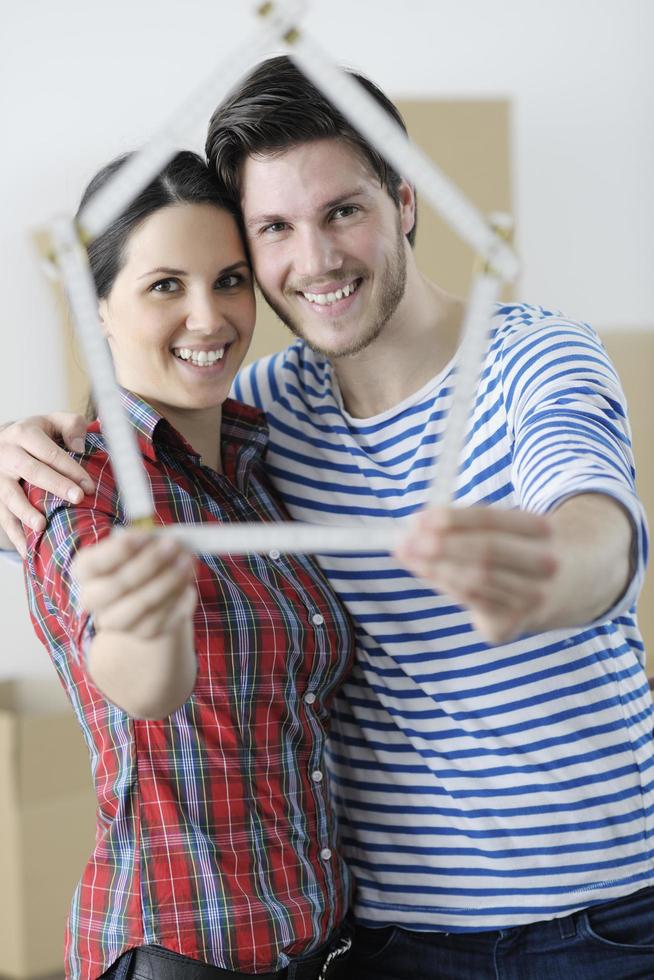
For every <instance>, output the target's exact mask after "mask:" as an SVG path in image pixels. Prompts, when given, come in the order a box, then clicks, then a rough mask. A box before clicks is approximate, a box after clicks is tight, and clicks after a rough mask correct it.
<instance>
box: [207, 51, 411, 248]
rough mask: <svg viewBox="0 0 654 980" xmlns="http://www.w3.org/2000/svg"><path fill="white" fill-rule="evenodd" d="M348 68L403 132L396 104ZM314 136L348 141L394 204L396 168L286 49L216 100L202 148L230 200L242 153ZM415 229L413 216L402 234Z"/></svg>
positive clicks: (236, 186)
mask: <svg viewBox="0 0 654 980" xmlns="http://www.w3.org/2000/svg"><path fill="white" fill-rule="evenodd" d="M348 74H349V75H350V76H351V77H352V78H354V79H355V80H356V81H357V82H358V83H359V85H361V86H362V87H363V88H364V89H365V90H366V92H368V94H369V95H371V96H372V97H373V99H374V100H375V101H376V102H377V103H378V104H379V105H380V106H381V108H382V109H383V110H384V111H385V112H387V113H388V115H389V116H391V117H392V118H393V119H394V120H395V122H396V123H398V124H399V125H400V126H401V127H402V129H403V130H404V132H405V133H406V126H405V124H404V120H403V119H402V116H401V115H400V113H399V111H398V109H397V107H396V106H394V105H393V103H392V102H391V100H390V99H389V98H387V97H386V96H385V95H384V93H383V92H382V91H381V89H379V88H377V86H376V85H375V84H374V83H373V82H371V81H370V79H368V78H365V76H363V75H359V74H358V73H357V72H354V71H348ZM319 139H340V140H345V141H346V142H347V143H349V144H350V145H351V146H352V147H353V148H354V149H355V150H357V151H358V152H359V153H360V154H361V155H362V156H363V158H364V159H365V160H366V161H367V163H368V165H369V166H370V168H371V170H372V172H373V173H374V174H376V176H377V177H378V178H379V182H380V184H381V185H382V187H385V188H386V189H387V191H388V193H389V195H390V197H391V198H392V200H393V201H394V202H395V204H397V205H399V194H398V188H399V184H400V180H401V176H400V174H398V173H397V171H396V170H394V169H393V168H392V167H391V166H390V165H389V164H388V163H387V162H386V160H385V159H384V157H383V156H382V155H381V154H380V153H379V152H378V151H377V150H376V149H375V148H374V147H372V146H371V145H370V143H368V142H367V141H366V140H365V139H364V137H363V136H362V135H361V133H359V132H358V131H357V130H356V129H355V128H354V126H352V125H351V124H350V123H349V122H348V121H347V119H346V118H345V117H344V116H342V115H341V113H340V112H339V111H338V109H336V108H335V107H334V106H333V105H332V104H331V102H330V101H329V100H328V99H327V97H326V96H324V95H323V94H322V92H321V91H320V90H319V89H318V88H316V86H315V85H314V84H313V82H310V81H309V79H308V78H307V77H306V75H304V74H303V72H302V71H300V69H299V68H296V67H295V65H294V64H293V62H292V61H291V60H290V58H288V57H287V56H286V55H280V56H279V57H276V58H268V59H267V60H266V61H263V62H261V64H259V65H257V67H256V68H255V69H254V70H253V71H252V72H251V73H250V74H249V75H248V76H247V77H246V78H245V79H244V80H243V81H242V82H241V84H240V85H239V86H238V87H237V88H236V89H235V90H234V91H233V92H232V93H231V94H230V95H228V96H227V98H226V99H225V100H224V101H223V102H222V103H221V104H220V105H219V106H218V108H217V109H216V111H215V112H214V114H213V116H212V117H211V120H210V122H209V130H208V133H207V142H206V147H205V149H206V154H207V160H208V161H209V166H210V167H211V169H212V170H213V171H215V172H216V173H217V175H218V177H219V179H220V181H221V182H222V183H223V184H224V185H225V187H226V189H227V192H228V193H229V195H230V196H231V197H232V198H233V200H234V201H235V202H239V203H240V183H239V182H240V166H241V163H242V162H243V160H244V159H245V158H246V157H247V156H249V155H250V154H254V153H268V152H271V151H272V152H274V151H275V150H278V151H280V150H285V149H289V148H290V147H292V146H298V145H299V144H301V143H308V142H310V141H312V140H319ZM415 234H416V224H415V222H414V225H413V228H412V229H411V231H410V232H409V233H408V234H407V238H408V240H409V243H410V244H411V245H413V243H414V240H415Z"/></svg>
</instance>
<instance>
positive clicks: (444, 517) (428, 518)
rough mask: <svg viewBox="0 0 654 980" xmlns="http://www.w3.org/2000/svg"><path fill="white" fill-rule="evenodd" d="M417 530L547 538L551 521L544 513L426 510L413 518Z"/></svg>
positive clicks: (462, 508) (550, 532) (468, 509)
mask: <svg viewBox="0 0 654 980" xmlns="http://www.w3.org/2000/svg"><path fill="white" fill-rule="evenodd" d="M415 527H416V530H418V531H420V533H425V532H429V531H435V532H449V531H457V530H460V531H472V530H478V531H506V532H507V533H510V534H516V535H521V536H523V537H527V538H547V537H550V536H551V534H552V524H551V520H550V518H549V517H548V516H547V515H544V514H531V513H529V512H528V511H525V510H517V509H516V510H503V509H501V508H499V507H479V506H478V507H427V508H426V509H425V510H423V511H422V512H421V513H420V514H418V515H417V516H416V519H415Z"/></svg>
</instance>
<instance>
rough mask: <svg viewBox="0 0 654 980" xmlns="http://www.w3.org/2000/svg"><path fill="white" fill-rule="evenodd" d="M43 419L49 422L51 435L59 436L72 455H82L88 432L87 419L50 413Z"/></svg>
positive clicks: (71, 414) (67, 414)
mask: <svg viewBox="0 0 654 980" xmlns="http://www.w3.org/2000/svg"><path fill="white" fill-rule="evenodd" d="M45 418H46V419H47V420H48V421H49V422H50V424H51V426H52V429H51V432H52V434H53V435H59V436H60V438H61V439H62V441H63V442H64V444H65V445H66V446H67V447H68V449H70V451H71V452H73V453H83V452H84V443H85V437H86V433H87V430H88V426H89V423H88V419H85V418H84V416H83V415H74V414H73V413H72V412H52V413H51V414H50V415H46V416H45Z"/></svg>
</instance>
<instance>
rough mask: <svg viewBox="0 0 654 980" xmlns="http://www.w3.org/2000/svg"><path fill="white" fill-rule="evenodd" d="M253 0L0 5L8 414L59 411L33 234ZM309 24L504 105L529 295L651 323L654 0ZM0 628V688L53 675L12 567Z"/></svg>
mask: <svg viewBox="0 0 654 980" xmlns="http://www.w3.org/2000/svg"><path fill="white" fill-rule="evenodd" d="M253 6H254V4H252V3H251V2H250V0H240V2H239V0H230V2H229V3H228V2H227V0H185V2H183V3H182V2H181V0H177V2H173V0H113V2H111V3H109V2H99V0H58V2H57V3H52V2H50V0H21V2H20V3H17V2H15V0H14V2H11V0H2V2H1V3H0V12H1V13H2V37H1V38H0V120H1V121H2V130H1V132H2V144H3V148H4V149H3V153H2V162H1V164H0V166H1V167H2V181H1V184H0V188H1V191H0V193H1V198H2V210H3V220H2V222H0V242H1V249H2V252H1V254H2V256H3V261H2V263H0V295H1V296H2V300H3V302H2V334H3V339H4V347H5V355H4V367H3V383H2V385H0V419H7V418H12V417H16V416H19V415H23V414H27V413H33V412H39V411H45V410H47V409H50V408H53V407H57V406H58V405H60V404H61V403H62V400H63V380H62V377H61V364H60V357H59V347H58V344H59V337H58V330H57V325H56V322H55V317H54V314H53V311H52V309H51V306H50V303H49V295H48V288H47V285H46V284H45V283H44V281H43V280H42V278H41V276H40V274H39V271H38V269H37V267H36V263H35V261H34V259H33V257H32V253H31V247H30V245H29V242H28V237H27V235H28V231H29V229H31V228H33V227H34V226H35V225H39V224H40V223H41V222H43V221H44V220H45V219H47V218H48V217H49V216H51V215H52V214H53V213H55V212H57V211H60V210H63V211H70V210H71V209H72V208H73V207H74V205H75V202H76V199H77V197H78V195H79V192H80V190H81V188H82V186H83V184H84V183H85V182H86V180H87V179H88V178H89V177H90V176H91V174H92V173H93V172H94V170H95V169H96V168H97V167H98V166H99V165H101V164H102V163H103V162H105V161H106V160H107V159H109V158H110V157H111V156H113V155H114V154H116V153H118V152H120V151H122V150H124V149H126V148H129V147H133V146H135V145H138V144H139V143H141V142H142V141H144V140H145V139H146V138H147V136H148V134H150V133H152V132H153V131H154V130H155V129H156V127H157V126H158V125H159V124H160V123H161V122H162V121H163V120H164V119H166V118H167V117H168V115H169V113H170V112H171V110H172V109H173V108H174V107H175V106H176V105H178V104H179V102H180V101H181V100H182V98H183V97H184V96H185V95H186V94H187V93H188V92H189V91H191V90H192V88H193V87H194V86H195V85H197V84H199V83H200V82H201V81H202V80H203V78H204V77H205V76H206V75H207V74H208V73H209V72H210V71H211V70H212V68H213V66H214V65H215V64H216V63H217V62H218V61H219V59H220V58H221V57H223V56H225V55H226V54H228V53H229V52H230V51H231V50H233V48H234V47H235V46H237V45H240V44H241V42H243V41H244V40H245V39H246V37H247V36H248V34H249V33H250V31H251V30H252V25H253V18H252V15H251V10H252V8H253ZM306 22H307V26H308V27H309V28H310V30H311V31H312V33H313V34H314V36H315V37H316V38H318V39H319V40H320V41H321V43H322V45H323V46H324V47H325V48H326V49H327V50H328V51H329V52H330V53H331V54H332V55H333V56H334V57H336V58H337V59H339V60H340V61H342V62H344V63H347V64H350V65H352V66H354V67H357V68H360V69H362V70H363V71H365V72H366V73H367V74H369V75H370V76H371V77H372V78H374V79H375V80H376V81H377V82H379V83H380V84H381V85H382V87H383V88H385V89H386V90H387V91H388V92H389V93H390V94H392V95H395V96H407V97H416V96H421V95H424V96H438V95H440V94H442V95H444V96H448V97H452V96H470V97H479V96H482V97H483V96H488V97H496V96H500V97H508V98H510V99H511V100H512V102H513V106H514V126H515V133H514V140H515V142H514V155H515V159H514V162H515V179H516V216H517V221H518V232H519V234H518V241H517V244H518V248H519V251H520V252H521V255H522V259H523V265H524V273H523V278H522V283H521V287H522V288H521V293H522V295H523V296H524V297H526V298H528V299H530V300H532V301H534V302H542V303H545V304H549V305H551V306H555V307H560V308H563V309H565V310H566V311H567V312H569V313H570V314H572V315H575V316H579V317H583V318H585V319H588V320H590V321H591V322H594V323H595V324H597V325H599V326H604V327H606V326H608V327H619V326H622V325H624V326H636V327H638V326H642V327H643V328H651V327H653V326H654V274H653V272H654V179H653V178H654V58H653V57H652V47H651V44H652V37H653V36H654V2H652V0H548V2H543V0H495V2H490V0H402V2H397V0H395V2H393V0H356V2H355V0H314V2H313V3H312V4H311V5H310V10H309V14H308V17H307V21H306ZM246 67H247V65H246V64H244V68H246ZM186 142H189V141H188V140H186ZM191 143H192V145H195V146H196V147H197V148H198V149H200V148H201V146H202V132H201V130H199V129H198V131H197V132H195V133H194V134H193V140H192V141H191ZM0 616H1V617H2V620H3V622H4V624H5V630H4V632H3V639H2V643H1V646H0V649H1V655H0V676H6V675H9V674H12V673H23V674H29V673H33V672H36V671H42V670H46V669H48V668H47V663H46V658H45V656H44V654H43V653H42V652H41V650H40V648H39V646H38V644H37V643H36V641H35V640H34V638H33V636H32V633H31V628H30V626H29V624H28V622H27V619H26V613H25V603H24V599H23V588H22V582H21V577H20V575H18V574H17V573H16V572H15V571H14V570H13V569H12V568H10V567H8V566H6V565H4V564H2V565H1V566H0Z"/></svg>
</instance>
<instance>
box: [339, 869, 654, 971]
mask: <svg viewBox="0 0 654 980" xmlns="http://www.w3.org/2000/svg"><path fill="white" fill-rule="evenodd" d="M349 976H350V978H351V980H654V887H652V888H644V889H642V890H641V891H638V892H635V893H634V894H632V895H628V896H627V897H626V898H620V899H617V900H616V901H613V902H606V903H601V904H599V905H594V906H591V907H590V908H587V909H585V910H584V911H582V912H575V913H574V914H573V915H568V916H565V918H562V919H551V920H548V921H546V922H534V923H532V924H531V925H528V926H516V927H515V928H511V929H501V930H498V931H496V932H466V933H443V932H408V931H407V930H405V929H401V928H399V927H396V926H386V927H385V928H382V929H366V928H361V927H357V928H356V931H355V935H354V945H353V948H352V954H351V957H350V972H349Z"/></svg>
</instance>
